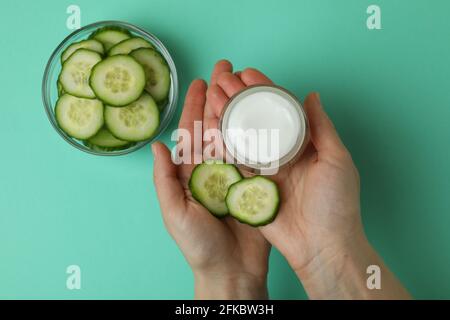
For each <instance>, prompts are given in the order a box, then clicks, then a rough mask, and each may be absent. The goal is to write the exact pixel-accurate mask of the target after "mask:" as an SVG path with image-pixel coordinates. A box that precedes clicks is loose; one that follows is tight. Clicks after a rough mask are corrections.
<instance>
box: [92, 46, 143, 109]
mask: <svg viewBox="0 0 450 320" xmlns="http://www.w3.org/2000/svg"><path fill="white" fill-rule="evenodd" d="M89 83H90V85H91V88H92V90H93V91H94V92H95V95H96V96H97V98H98V99H100V100H102V101H103V102H105V103H106V104H108V105H110V106H114V107H121V106H125V105H128V104H129V103H131V102H133V101H134V100H136V99H137V98H139V97H140V96H141V94H142V92H143V90H144V86H145V73H144V69H143V68H142V66H141V65H140V64H139V63H137V62H136V60H134V59H133V58H131V57H129V56H126V55H121V54H120V55H115V56H112V57H108V58H106V59H105V60H103V61H101V62H100V63H98V64H97V65H96V66H95V67H94V68H93V69H92V73H91V77H90V80H89Z"/></svg>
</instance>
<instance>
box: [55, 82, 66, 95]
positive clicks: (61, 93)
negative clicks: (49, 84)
mask: <svg viewBox="0 0 450 320" xmlns="http://www.w3.org/2000/svg"><path fill="white" fill-rule="evenodd" d="M56 88H57V89H58V97H61V96H62V95H63V94H64V93H65V92H64V89H63V87H62V85H61V82H59V80H58V81H56Z"/></svg>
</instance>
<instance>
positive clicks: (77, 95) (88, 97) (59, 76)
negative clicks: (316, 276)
mask: <svg viewBox="0 0 450 320" xmlns="http://www.w3.org/2000/svg"><path fill="white" fill-rule="evenodd" d="M79 50H83V51H90V52H93V53H95V54H97V55H98V56H99V57H100V60H99V61H98V62H97V64H99V63H100V62H102V61H103V60H102V59H103V57H102V55H101V54H100V53H98V52H96V51H92V50H89V49H84V48H80V49H78V50H76V51H75V52H77V51H79ZM75 52H74V53H75ZM74 53H72V54H71V55H70V57H71V56H73V54H74ZM70 57H69V58H67V60H66V61H64V63H63V64H62V66H61V71H60V72H59V75H58V80H57V81H58V82H59V83H60V84H61V88H62V90H63V91H64V93H68V94H70V95H72V96H74V97H77V98H83V99H97V98H96V96H95V92H94V90H92V87H91V84H90V82H89V87H91V91H92V92H94V96H93V97H91V96H82V95H79V94H73V93H71V92H69V91H67V89H66V88H65V87H64V84H63V83H62V82H61V80H60V78H61V74H62V69H63V68H64V65H65V64H66V63H67V62H68V61H69V60H70ZM97 64H96V65H97ZM94 67H95V66H93V67H92V69H91V74H92V71H93V70H94Z"/></svg>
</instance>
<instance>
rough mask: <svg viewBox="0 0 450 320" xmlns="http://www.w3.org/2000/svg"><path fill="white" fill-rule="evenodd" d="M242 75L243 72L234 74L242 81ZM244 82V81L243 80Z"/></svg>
mask: <svg viewBox="0 0 450 320" xmlns="http://www.w3.org/2000/svg"><path fill="white" fill-rule="evenodd" d="M241 74H242V71H236V72H235V73H234V75H235V76H236V77H238V78H239V79H241ZM241 80H242V79H241Z"/></svg>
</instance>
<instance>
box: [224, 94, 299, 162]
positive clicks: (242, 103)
mask: <svg viewBox="0 0 450 320" xmlns="http://www.w3.org/2000/svg"><path fill="white" fill-rule="evenodd" d="M300 108H301V106H300V107H299V104H298V102H297V101H296V100H295V99H294V98H293V97H291V96H290V95H289V94H287V93H286V92H284V91H282V90H280V89H278V88H274V87H270V86H267V87H255V88H250V89H248V92H247V91H244V92H243V93H242V94H240V95H238V96H237V97H235V98H234V99H233V101H231V102H230V105H229V106H228V108H227V110H226V112H225V114H224V119H223V121H224V122H223V123H222V130H225V132H223V134H224V138H225V139H224V140H225V144H226V146H227V149H228V150H229V151H230V150H233V152H234V154H233V156H234V157H235V158H237V159H238V160H239V161H240V162H241V163H246V162H250V163H259V164H268V163H273V162H276V161H279V160H280V159H282V158H283V157H286V156H287V155H289V154H292V153H295V152H296V151H298V150H299V149H300V146H299V144H301V143H302V142H303V140H304V135H305V126H306V125H305V123H306V122H305V118H304V115H303V113H302V111H301V110H300Z"/></svg>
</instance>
